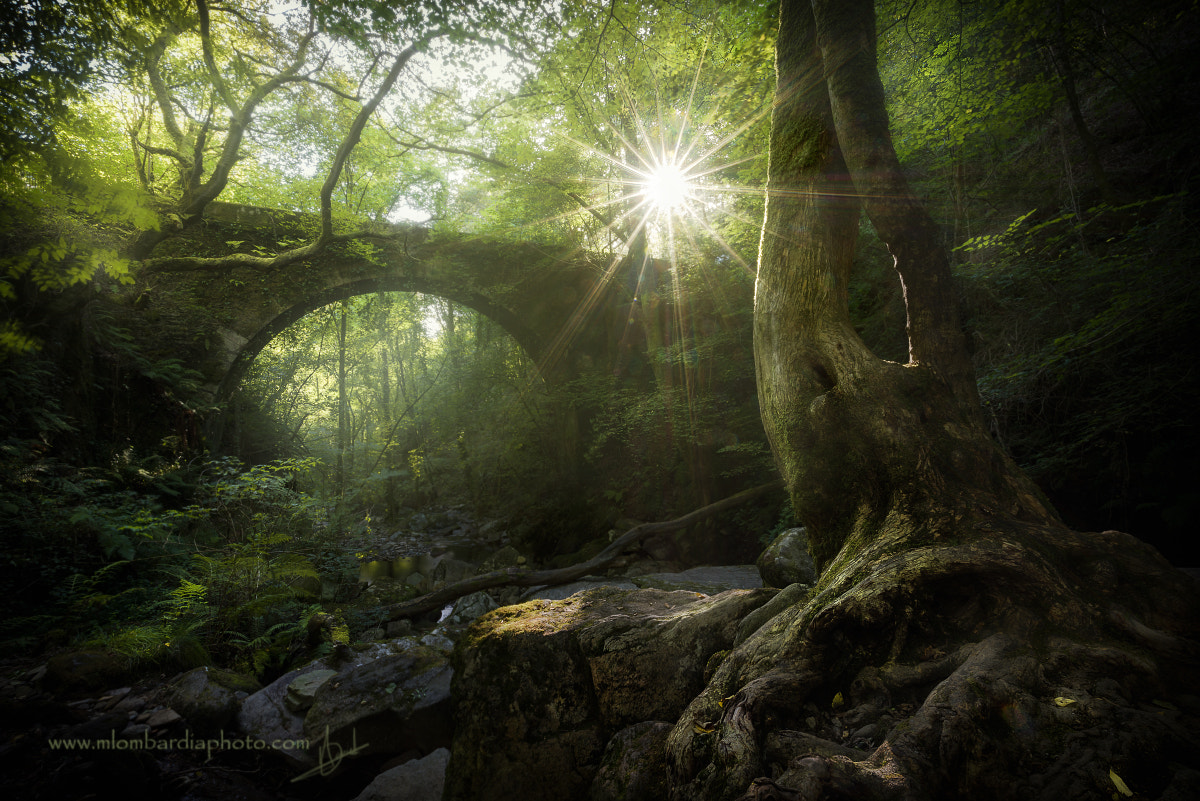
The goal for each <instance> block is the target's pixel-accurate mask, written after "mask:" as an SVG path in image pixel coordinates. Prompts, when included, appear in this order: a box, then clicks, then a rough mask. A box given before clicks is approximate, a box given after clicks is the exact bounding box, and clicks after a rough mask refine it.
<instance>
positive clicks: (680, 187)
mask: <svg viewBox="0 0 1200 801" xmlns="http://www.w3.org/2000/svg"><path fill="white" fill-rule="evenodd" d="M694 189H695V186H694V185H693V183H692V182H691V180H690V179H689V178H688V175H687V172H686V171H685V170H684V169H683V168H682V167H681V166H680V165H679V164H676V163H675V162H673V161H664V162H662V163H660V164H657V165H656V166H655V167H654V169H653V170H652V171H651V172H650V174H649V176H647V178H646V180H645V181H643V182H642V196H643V197H645V199H646V200H647V201H648V202H649V204H650V206H651V208H653V209H655V210H658V211H662V212H672V211H675V210H677V209H679V208H680V207H681V206H683V205H684V203H686V202H687V200H688V199H689V198H690V197H691V194H692V191H693V190H694Z"/></svg>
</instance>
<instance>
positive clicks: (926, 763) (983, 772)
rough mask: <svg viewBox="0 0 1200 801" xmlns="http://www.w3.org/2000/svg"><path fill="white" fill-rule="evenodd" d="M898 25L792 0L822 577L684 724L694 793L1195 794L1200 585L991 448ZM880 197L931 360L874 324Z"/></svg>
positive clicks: (797, 274)
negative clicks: (854, 277)
mask: <svg viewBox="0 0 1200 801" xmlns="http://www.w3.org/2000/svg"><path fill="white" fill-rule="evenodd" d="M873 14H874V10H873V4H872V2H871V0H811V2H809V0H783V1H782V3H781V9H780V28H779V38H778V44H777V56H776V58H777V62H776V65H777V80H778V84H777V97H776V106H775V109H774V115H773V118H772V130H771V145H770V164H769V168H768V189H767V208H766V215H765V220H764V226H763V235H762V243H761V252H760V258H759V272H758V280H757V284H756V288H755V310H754V315H755V323H754V336H755V365H756V371H757V377H758V382H759V400H760V408H761V411H762V416H763V422H764V425H765V428H766V431H767V434H768V437H769V439H770V442H771V446H772V449H773V451H774V454H775V457H776V462H777V464H778V466H779V469H780V472H781V474H782V476H783V479H784V484H785V487H786V488H787V490H788V492H789V493H790V495H791V498H792V503H793V508H794V509H795V512H796V515H797V517H798V518H799V520H800V521H801V522H803V523H804V524H805V525H806V526H807V527H808V529H809V539H810V543H811V548H812V551H813V556H814V558H815V560H816V562H817V564H818V567H819V568H821V569H822V574H821V576H820V579H819V583H818V585H817V586H816V587H815V588H814V590H813V591H812V593H811V594H810V596H809V598H808V599H807V601H806V603H803V604H798V605H796V606H793V607H791V608H789V609H787V610H785V611H783V612H781V613H780V614H778V615H777V616H776V618H775V619H773V620H772V621H770V622H769V623H767V624H765V625H764V626H763V627H762V628H760V629H759V630H758V631H757V632H756V633H755V634H754V635H752V636H751V637H750V638H749V639H748V640H747V641H745V642H744V643H743V644H742V645H740V646H739V647H738V648H737V649H735V650H734V651H733V652H732V653H730V654H729V656H728V657H726V658H725V660H724V662H722V663H721V665H720V667H719V668H718V669H717V671H716V673H715V674H714V676H713V678H712V679H711V681H710V682H709V685H708V686H707V688H706V689H705V691H704V692H703V693H702V694H701V695H700V696H698V697H697V698H696V699H695V700H694V701H693V702H692V704H691V705H690V706H689V708H688V709H687V710H685V712H684V714H683V715H682V716H681V717H680V720H679V722H678V723H677V724H676V726H675V728H674V729H673V731H672V732H671V734H670V736H669V738H668V745H667V747H668V761H669V772H670V784H671V787H672V791H671V798H672V799H674V801H703V800H706V799H711V800H712V801H729V799H735V798H745V799H750V798H789V799H790V798H796V799H805V800H806V801H812V800H813V799H819V798H835V799H848V798H854V799H931V798H973V799H1008V798H1026V797H1033V798H1047V799H1054V801H1064V800H1065V799H1076V798H1078V799H1085V798H1098V797H1110V796H1112V795H1113V794H1114V792H1119V791H1120V789H1119V788H1120V785H1117V784H1116V781H1115V780H1113V779H1112V778H1111V777H1112V776H1117V777H1118V779H1120V780H1121V781H1123V782H1125V783H1127V784H1128V785H1129V787H1131V788H1133V790H1134V792H1136V793H1137V794H1138V797H1160V796H1161V797H1163V798H1168V797H1173V798H1185V797H1192V796H1191V795H1189V793H1192V792H1200V773H1197V772H1195V771H1194V770H1189V769H1188V768H1185V767H1183V766H1185V765H1193V766H1194V765H1196V764H1200V724H1198V723H1197V715H1198V714H1200V704H1198V703H1197V701H1196V699H1195V696H1194V695H1193V694H1192V692H1193V691H1192V688H1191V687H1190V686H1189V682H1191V681H1194V679H1195V676H1196V675H1200V643H1198V641H1197V640H1198V637H1200V592H1198V591H1197V583H1196V582H1195V581H1194V580H1193V579H1191V578H1189V577H1187V576H1186V575H1184V574H1183V573H1182V572H1180V571H1178V570H1175V569H1174V568H1172V567H1171V566H1170V565H1169V564H1167V562H1166V561H1165V560H1164V559H1163V558H1162V557H1161V556H1160V555H1159V554H1158V553H1157V552H1156V551H1154V550H1153V549H1152V548H1150V547H1148V546H1146V545H1145V544H1143V543H1140V542H1138V541H1137V540H1136V539H1135V538H1133V537H1131V536H1129V535H1127V534H1121V533H1119V532H1111V531H1110V532H1103V533H1100V534H1087V533H1078V532H1073V531H1069V530H1068V529H1066V528H1065V527H1064V526H1063V525H1062V524H1061V522H1060V521H1059V519H1058V517H1057V515H1056V514H1055V513H1054V511H1053V510H1052V509H1051V508H1050V506H1049V505H1048V504H1047V503H1046V502H1045V500H1044V499H1043V497H1042V495H1041V493H1040V492H1038V490H1037V488H1036V487H1035V486H1034V485H1033V483H1032V482H1031V481H1029V479H1028V478H1027V477H1026V476H1025V475H1024V474H1023V473H1022V472H1021V471H1020V470H1019V469H1018V468H1017V467H1016V465H1015V464H1014V463H1013V462H1012V460H1011V459H1009V458H1008V457H1007V456H1006V455H1005V454H1004V453H1003V451H1002V450H1001V448H1000V447H998V446H997V445H996V444H995V443H994V442H993V441H992V439H991V438H990V437H989V435H988V433H987V430H986V428H985V426H984V423H983V418H982V414H981V410H980V408H979V401H978V397H977V394H976V389H975V383H974V377H973V375H972V373H971V368H970V361H969V359H968V357H967V354H966V351H965V345H964V342H963V337H962V335H961V332H960V330H959V323H958V319H957V316H956V313H955V309H954V293H953V289H952V284H951V275H950V271H949V265H948V262H947V259H946V256H945V254H944V253H943V252H942V251H941V248H940V246H939V236H938V231H937V228H936V226H935V225H934V224H933V223H932V221H931V220H930V218H929V217H928V215H927V214H926V213H925V212H924V210H923V208H922V206H921V204H920V202H919V201H918V200H917V199H916V197H915V196H914V195H913V193H912V192H911V190H910V189H909V188H908V186H907V183H906V182H905V180H904V177H903V173H902V171H901V169H900V165H899V163H898V161H897V159H896V155H895V151H894V149H893V147H892V145H891V140H890V136H889V134H888V126H887V117H886V112H885V106H884V97H883V91H882V86H881V84H880V81H879V76H878V71H877V69H876V64H875V30H874V16H873ZM862 211H865V213H866V214H867V216H868V217H869V218H870V221H871V223H872V225H873V226H874V227H875V229H876V230H877V231H878V233H879V235H880V236H881V238H882V239H883V240H884V241H885V242H886V243H887V246H888V248H889V250H890V251H891V253H892V255H893V256H894V258H895V262H896V265H895V266H896V269H897V271H898V273H899V274H900V277H901V280H902V282H903V285H904V296H905V302H906V305H907V308H908V337H909V361H908V363H907V364H897V363H894V362H888V361H885V360H882V359H879V358H877V357H876V356H875V355H874V354H873V353H871V352H870V351H869V349H868V348H867V347H866V346H865V345H864V344H863V342H862V340H861V339H860V338H859V337H858V335H857V334H856V333H855V331H854V329H853V327H852V325H851V323H850V319H849V312H848V304H847V286H848V278H849V274H850V268H851V264H852V261H853V255H854V254H853V245H854V241H855V237H856V234H857V228H858V224H859V217H860V213H861V212H862ZM1056 699H1057V700H1056ZM1155 701H1157V702H1159V703H1158V706H1157V707H1156V706H1154V702H1155ZM1155 709H1158V710H1161V711H1163V713H1164V714H1162V715H1158V714H1156V712H1155V711H1154V710H1155ZM695 720H704V721H716V722H717V723H716V725H715V726H714V727H703V728H702V729H701V728H697V727H695V726H693V725H692V721H695ZM1172 794H1174V795H1172Z"/></svg>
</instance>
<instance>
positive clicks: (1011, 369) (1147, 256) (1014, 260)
mask: <svg viewBox="0 0 1200 801" xmlns="http://www.w3.org/2000/svg"><path fill="white" fill-rule="evenodd" d="M1192 206H1193V203H1192V202H1191V200H1190V197H1189V196H1187V195H1174V196H1167V197H1156V198H1151V199H1147V200H1143V201H1138V202H1134V203H1129V204H1125V205H1122V206H1120V207H1108V206H1098V207H1096V208H1093V209H1090V210H1089V211H1087V212H1086V213H1083V214H1074V213H1066V214H1059V215H1054V216H1050V215H1039V214H1038V213H1037V212H1030V213H1029V214H1025V215H1022V216H1021V217H1019V218H1018V219H1017V220H1015V221H1014V222H1013V223H1012V224H1011V225H1010V226H1009V227H1008V228H1007V229H1006V230H1005V231H1003V232H1001V233H998V234H995V235H990V236H985V237H979V238H976V239H974V240H971V241H969V242H968V243H966V244H965V245H964V247H963V250H964V251H967V252H968V253H970V259H971V260H970V261H969V262H968V263H967V264H966V265H964V266H963V268H962V270H961V273H962V276H963V279H964V281H965V284H964V286H965V289H966V290H967V292H968V297H969V299H970V303H971V307H972V311H973V315H972V320H971V324H972V326H973V327H974V328H975V331H974V335H975V338H976V340H977V341H978V342H979V348H978V350H977V353H976V357H977V362H978V363H979V364H980V365H981V367H982V369H981V371H980V379H979V384H980V392H981V394H982V396H983V399H984V403H985V408H986V409H987V410H988V412H989V413H990V415H991V416H992V419H993V420H994V422H995V426H996V430H997V432H998V434H999V435H1000V436H1002V437H1003V438H1004V440H1005V442H1006V444H1007V445H1008V446H1009V447H1010V448H1011V449H1012V450H1013V452H1014V453H1015V454H1016V456H1017V457H1018V459H1019V460H1020V461H1021V462H1022V463H1023V464H1024V465H1025V466H1026V467H1027V469H1029V470H1030V472H1031V473H1032V474H1033V475H1034V476H1035V477H1036V478H1037V479H1038V480H1040V481H1041V482H1042V483H1043V484H1044V485H1045V486H1047V487H1048V488H1049V489H1050V490H1051V492H1052V493H1053V492H1054V491H1055V490H1059V491H1061V488H1062V487H1064V486H1068V484H1067V482H1068V481H1069V485H1074V484H1075V482H1077V481H1079V480H1080V479H1083V478H1084V477H1085V476H1086V477H1087V480H1086V482H1085V483H1091V484H1092V486H1095V487H1097V488H1099V487H1105V488H1106V489H1104V490H1102V491H1100V492H1102V493H1103V494H1102V495H1101V494H1100V493H1099V492H1098V493H1097V495H1096V496H1093V497H1089V496H1088V495H1082V496H1074V497H1073V495H1067V494H1064V496H1063V497H1064V498H1065V500H1066V504H1065V506H1066V509H1065V511H1066V513H1067V514H1068V515H1069V516H1076V515H1080V514H1081V512H1082V513H1083V514H1088V513H1089V512H1090V513H1091V514H1095V512H1096V511H1103V512H1104V513H1106V514H1109V515H1113V516H1114V517H1116V518H1117V519H1123V520H1125V521H1133V522H1137V521H1143V525H1152V526H1155V527H1174V526H1176V525H1178V518H1179V517H1183V515H1179V512H1180V511H1182V509H1184V508H1189V505H1190V506H1192V507H1194V504H1195V500H1194V496H1191V493H1190V489H1189V488H1188V487H1187V486H1186V485H1185V483H1184V482H1181V481H1180V480H1179V478H1178V476H1177V474H1176V469H1177V468H1175V467H1173V466H1172V465H1175V464H1177V463H1178V461H1179V460H1180V459H1181V457H1182V456H1183V454H1182V452H1181V451H1180V450H1179V448H1178V447H1176V446H1178V445H1180V444H1181V443H1183V442H1185V441H1186V437H1187V435H1188V434H1187V432H1188V431H1189V429H1190V425H1189V423H1188V422H1187V420H1188V417H1189V412H1187V411H1186V408H1185V407H1187V406H1188V404H1190V400H1188V399H1189V398H1191V397H1193V396H1194V392H1195V389H1196V377H1195V375H1194V370H1193V369H1192V366H1191V363H1190V360H1189V359H1188V358H1187V357H1186V354H1187V352H1188V347H1189V346H1188V343H1189V342H1190V339H1191V337H1190V335H1189V334H1188V333H1187V332H1189V331H1194V330H1196V326H1197V324H1198V323H1200V296H1198V295H1197V292H1196V285H1195V281H1194V276H1193V275H1192V268H1191V262H1192V259H1191V249H1192V246H1191V237H1190V235H1189V233H1188V223H1187V222H1186V220H1188V219H1189V218H1190V215H1191V214H1192V213H1193V212H1192V211H1191V208H1192ZM1133 365H1138V366H1140V367H1138V368H1133V367H1132V366H1133ZM1155 449H1157V464H1158V469H1155V470H1153V471H1150V472H1142V470H1143V469H1145V468H1143V469H1137V470H1134V469H1131V468H1132V465H1133V464H1136V461H1134V460H1140V459H1142V458H1145V457H1147V456H1150V455H1151V451H1153V450H1155ZM1148 466H1149V465H1148ZM1118 488H1120V489H1118ZM1189 497H1192V500H1188V498H1189ZM1135 499H1136V500H1135ZM1076 504H1080V505H1083V506H1086V507H1090V509H1088V510H1087V511H1084V510H1080V509H1078V508H1077V507H1076ZM1135 504H1137V506H1136V507H1135ZM1180 504H1183V506H1180ZM1172 515H1178V517H1172Z"/></svg>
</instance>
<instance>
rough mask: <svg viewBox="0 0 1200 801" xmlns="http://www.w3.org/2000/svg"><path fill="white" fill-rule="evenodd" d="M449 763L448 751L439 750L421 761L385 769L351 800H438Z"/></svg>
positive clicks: (416, 760)
mask: <svg viewBox="0 0 1200 801" xmlns="http://www.w3.org/2000/svg"><path fill="white" fill-rule="evenodd" d="M449 761H450V752H449V751H448V750H446V749H445V748H439V749H437V750H436V751H434V752H433V753H431V754H428V755H427V756H424V757H422V758H421V759H414V760H411V761H409V762H405V763H404V764H403V765H397V766H396V767H394V768H392V769H391V770H385V771H384V772H383V773H380V774H379V775H378V776H376V777H375V779H374V780H373V781H372V782H371V783H370V784H368V785H367V787H366V789H364V790H363V791H362V792H361V793H359V794H358V795H357V796H356V797H355V799H354V801H441V798H442V787H443V786H444V784H445V782H446V763H447V762H449Z"/></svg>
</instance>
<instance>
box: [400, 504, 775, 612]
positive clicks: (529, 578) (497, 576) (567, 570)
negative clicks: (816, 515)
mask: <svg viewBox="0 0 1200 801" xmlns="http://www.w3.org/2000/svg"><path fill="white" fill-rule="evenodd" d="M782 486H783V482H782V481H772V482H771V483H769V484H763V485H761V486H758V487H754V488H752V489H748V490H743V491H742V492H739V493H737V494H736V495H730V496H729V497H728V498H723V499H721V500H719V501H717V502H716V503H710V504H709V505H708V506H703V507H701V508H699V509H696V510H695V511H692V512H688V513H687V514H686V515H684V516H683V517H677V518H675V519H674V520H665V521H663V522H661V523H642V524H641V525H640V526H634V527H633V528H631V529H629V531H626V532H625V533H624V534H622V535H621V536H620V537H617V538H616V539H615V540H613V541H612V543H610V544H609V546H608V547H607V548H605V549H604V550H603V551H601V552H600V553H598V554H596V555H595V556H593V557H592V558H591V559H589V560H587V561H586V562H578V563H576V564H574V565H569V566H567V567H559V568H553V569H551V570H527V569H524V568H516V567H510V568H506V569H504V570H493V571H492V572H490V573H484V574H483V575H480V576H473V577H472V578H469V579H464V580H462V581H459V582H457V583H455V584H451V585H449V586H447V587H443V588H442V589H440V590H437V591H435V592H431V593H429V594H428V595H422V596H421V597H420V598H414V599H413V600H411V601H405V602H404V603H399V604H392V605H391V606H388V607H384V608H385V609H386V610H388V620H398V619H400V618H403V617H412V616H414V615H419V614H422V613H424V612H430V611H432V610H434V609H440V608H441V607H443V606H445V605H446V604H448V603H450V602H451V601H455V600H457V599H459V598H461V597H462V596H464V595H470V594H471V593H473V592H479V591H480V590H489V589H492V588H493V587H537V586H553V585H558V584H567V583H568V582H572V581H575V580H576V579H580V578H583V577H584V576H586V575H589V574H591V573H594V572H596V571H598V570H603V569H604V568H605V567H607V566H608V565H610V564H612V562H613V561H615V560H616V558H617V557H618V556H620V555H621V554H622V553H624V552H625V550H626V549H628V548H629V547H630V546H631V545H635V544H636V543H638V542H641V541H642V540H643V539H645V538H646V537H649V536H650V535H652V534H662V533H665V532H668V531H678V530H679V529H681V528H687V527H688V526H690V525H692V524H693V523H698V522H700V521H701V520H705V519H707V518H710V517H712V516H713V515H715V514H718V513H719V512H723V511H725V510H726V509H732V508H733V507H735V506H740V505H741V504H743V503H745V502H746V501H749V500H752V499H754V498H757V497H758V496H759V495H762V494H764V493H766V492H770V491H771V490H775V489H779V488H780V487H782Z"/></svg>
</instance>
